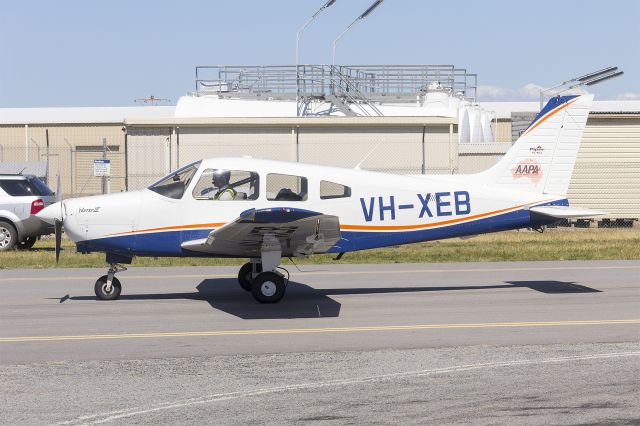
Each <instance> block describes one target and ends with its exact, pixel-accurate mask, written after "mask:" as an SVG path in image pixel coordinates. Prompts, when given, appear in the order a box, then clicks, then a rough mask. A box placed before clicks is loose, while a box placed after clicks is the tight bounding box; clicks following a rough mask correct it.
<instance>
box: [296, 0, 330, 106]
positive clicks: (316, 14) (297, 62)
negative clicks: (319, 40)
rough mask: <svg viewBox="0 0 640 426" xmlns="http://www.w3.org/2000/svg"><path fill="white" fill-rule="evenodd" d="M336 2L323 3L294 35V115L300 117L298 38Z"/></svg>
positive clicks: (328, 0)
mask: <svg viewBox="0 0 640 426" xmlns="http://www.w3.org/2000/svg"><path fill="white" fill-rule="evenodd" d="M335 2H336V0H327V1H326V2H325V4H323V5H322V7H321V8H320V9H318V10H317V11H316V13H314V14H313V15H311V18H309V19H307V22H305V23H304V25H303V26H302V27H300V29H299V30H298V32H297V33H296V104H297V105H296V111H297V112H296V115H300V105H299V102H300V66H299V65H298V64H299V61H298V58H299V51H300V36H301V35H302V32H303V31H304V30H305V29H306V28H307V27H308V26H309V24H311V22H313V20H314V19H316V17H317V16H318V15H320V14H321V13H322V11H323V10H325V9H326V8H328V7H329V6H331V5H332V4H334V3H335Z"/></svg>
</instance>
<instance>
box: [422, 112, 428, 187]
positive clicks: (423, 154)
mask: <svg viewBox="0 0 640 426" xmlns="http://www.w3.org/2000/svg"><path fill="white" fill-rule="evenodd" d="M425 133H427V125H426V124H425V125H423V126H422V174H423V175H424V174H426V173H427V164H426V163H427V159H426V158H425V156H426V155H427V154H426V153H427V150H426V147H425V145H424V144H425V141H424V136H425Z"/></svg>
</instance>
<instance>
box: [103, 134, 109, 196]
mask: <svg viewBox="0 0 640 426" xmlns="http://www.w3.org/2000/svg"><path fill="white" fill-rule="evenodd" d="M108 149H109V148H108V147H107V138H102V159H103V160H106V159H107V150H108ZM109 192H110V191H109V176H102V193H103V194H108V193H109Z"/></svg>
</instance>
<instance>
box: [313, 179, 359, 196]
mask: <svg viewBox="0 0 640 426" xmlns="http://www.w3.org/2000/svg"><path fill="white" fill-rule="evenodd" d="M349 197H351V188H349V187H348V186H345V185H342V184H339V183H335V182H329V181H328V180H321V181H320V199H321V200H330V199H332V198H349Z"/></svg>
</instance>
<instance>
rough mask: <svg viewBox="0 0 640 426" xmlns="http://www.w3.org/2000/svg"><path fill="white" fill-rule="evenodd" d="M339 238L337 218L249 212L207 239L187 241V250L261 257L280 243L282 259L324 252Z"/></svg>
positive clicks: (282, 211)
mask: <svg viewBox="0 0 640 426" xmlns="http://www.w3.org/2000/svg"><path fill="white" fill-rule="evenodd" d="M339 239H340V222H339V220H338V217H337V216H331V215H325V214H322V213H318V212H314V211H310V210H303V209H295V208H288V207H286V208H268V209H259V210H256V209H250V210H246V211H244V212H242V213H241V214H240V217H238V218H237V219H236V220H234V221H233V222H229V223H227V224H226V225H224V226H222V227H220V228H218V229H216V230H213V231H211V232H210V233H209V236H208V237H207V238H203V239H199V240H191V241H185V242H184V243H182V248H183V249H185V250H191V251H197V252H202V253H211V254H214V255H219V256H234V257H260V253H261V251H262V249H263V248H267V247H273V245H274V244H277V243H279V244H280V247H281V250H282V256H284V257H286V256H300V255H309V254H314V253H325V252H326V251H328V250H329V249H330V248H331V247H333V245H334V244H335V243H336V242H337V241H338V240H339Z"/></svg>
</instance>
